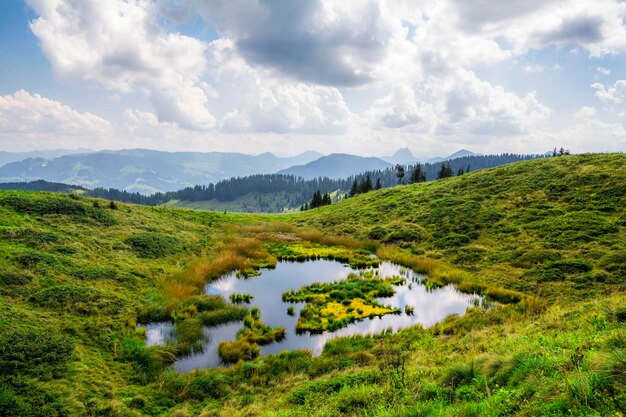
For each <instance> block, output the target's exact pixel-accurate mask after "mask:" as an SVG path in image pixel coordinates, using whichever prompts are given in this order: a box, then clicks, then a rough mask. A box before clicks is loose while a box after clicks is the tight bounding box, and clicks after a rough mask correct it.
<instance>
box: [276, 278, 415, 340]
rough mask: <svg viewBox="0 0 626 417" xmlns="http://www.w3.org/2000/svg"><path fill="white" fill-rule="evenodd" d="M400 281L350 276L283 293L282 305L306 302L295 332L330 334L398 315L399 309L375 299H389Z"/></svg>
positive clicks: (401, 281)
mask: <svg viewBox="0 0 626 417" xmlns="http://www.w3.org/2000/svg"><path fill="white" fill-rule="evenodd" d="M404 282H405V279H404V278H402V277H391V278H385V279H381V278H379V277H377V276H375V275H374V274H373V272H372V271H364V272H362V273H361V274H350V275H348V277H347V279H346V280H345V281H337V282H328V283H323V284H320V283H315V284H312V285H308V286H305V287H302V288H300V290H298V291H287V292H285V293H283V301H285V302H292V303H298V302H306V303H307V304H306V306H305V307H304V308H303V309H302V310H301V311H300V317H299V318H298V323H297V325H296V331H300V332H305V331H308V332H311V333H319V332H323V331H333V330H337V329H339V328H342V327H345V326H347V325H348V324H350V323H354V322H355V321H358V320H363V319H365V318H368V317H380V316H383V315H385V314H399V313H400V309H398V308H393V307H389V306H383V305H380V304H379V302H378V301H377V300H376V299H377V298H384V297H391V296H392V295H393V294H394V293H395V291H394V289H393V285H400V284H404Z"/></svg>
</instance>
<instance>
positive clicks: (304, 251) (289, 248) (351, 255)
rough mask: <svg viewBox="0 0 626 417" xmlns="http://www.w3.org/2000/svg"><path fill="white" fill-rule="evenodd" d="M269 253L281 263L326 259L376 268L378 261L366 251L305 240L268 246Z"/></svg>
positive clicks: (353, 265) (360, 266)
mask: <svg viewBox="0 0 626 417" xmlns="http://www.w3.org/2000/svg"><path fill="white" fill-rule="evenodd" d="M268 250H269V252H270V253H271V254H272V255H274V256H276V258H278V259H279V260H282V261H297V262H304V261H308V260H312V259H313V260H314V259H328V260H335V261H337V262H343V263H346V264H350V266H352V267H355V268H365V267H369V266H374V267H375V266H378V265H379V264H380V261H379V260H378V259H376V258H374V257H372V256H371V252H369V251H368V250H366V249H355V248H348V247H344V246H334V245H333V246H327V245H323V244H319V243H313V242H309V241H306V240H295V241H279V242H271V243H269V244H268Z"/></svg>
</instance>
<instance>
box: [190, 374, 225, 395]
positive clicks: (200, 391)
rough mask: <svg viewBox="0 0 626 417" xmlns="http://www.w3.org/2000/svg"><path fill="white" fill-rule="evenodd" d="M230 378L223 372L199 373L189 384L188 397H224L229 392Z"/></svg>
mask: <svg viewBox="0 0 626 417" xmlns="http://www.w3.org/2000/svg"><path fill="white" fill-rule="evenodd" d="M229 383H230V379H229V378H228V377H227V376H225V375H222V374H211V375H199V376H196V377H194V378H193V379H192V380H191V382H190V383H189V386H188V393H187V397H188V398H193V399H196V400H200V401H202V400H204V399H206V398H207V397H208V398H215V399H218V398H222V397H225V396H226V395H227V394H228V386H229Z"/></svg>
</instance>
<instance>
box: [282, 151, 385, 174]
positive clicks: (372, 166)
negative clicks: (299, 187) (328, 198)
mask: <svg viewBox="0 0 626 417" xmlns="http://www.w3.org/2000/svg"><path fill="white" fill-rule="evenodd" d="M391 166H392V164H391V163H389V162H386V161H383V160H382V159H380V158H375V157H363V156H355V155H348V154H344V153H334V154H330V155H327V156H322V157H321V158H319V159H316V160H315V161H311V162H309V163H307V164H304V165H297V166H292V167H291V168H287V169H283V170H280V171H278V172H277V174H286V175H295V176H296V177H302V178H304V179H313V178H318V177H328V178H337V179H339V178H347V177H349V176H351V175H355V174H358V173H360V172H365V171H376V170H383V169H386V168H389V167H391Z"/></svg>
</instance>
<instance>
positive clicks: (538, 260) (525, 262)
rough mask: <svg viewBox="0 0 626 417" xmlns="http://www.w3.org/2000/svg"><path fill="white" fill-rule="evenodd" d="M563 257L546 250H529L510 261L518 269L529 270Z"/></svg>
mask: <svg viewBox="0 0 626 417" xmlns="http://www.w3.org/2000/svg"><path fill="white" fill-rule="evenodd" d="M562 257H563V256H562V255H561V253H560V252H557V251H553V250H546V249H529V250H526V251H524V252H523V253H522V254H521V255H519V256H518V257H516V258H515V259H514V260H513V261H511V265H513V266H516V267H518V268H531V267H533V266H537V265H541V264H544V263H546V262H552V261H557V260H559V259H561V258H562Z"/></svg>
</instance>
